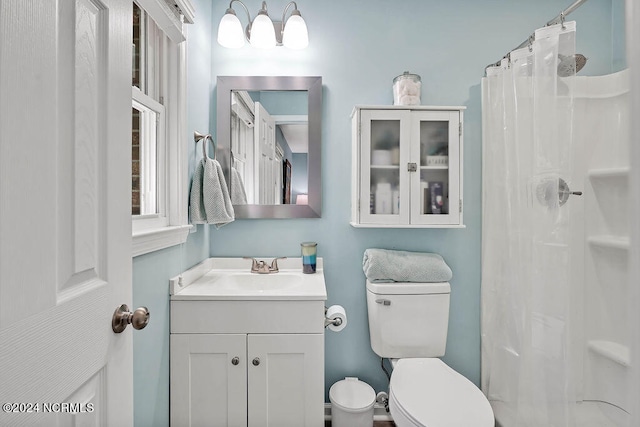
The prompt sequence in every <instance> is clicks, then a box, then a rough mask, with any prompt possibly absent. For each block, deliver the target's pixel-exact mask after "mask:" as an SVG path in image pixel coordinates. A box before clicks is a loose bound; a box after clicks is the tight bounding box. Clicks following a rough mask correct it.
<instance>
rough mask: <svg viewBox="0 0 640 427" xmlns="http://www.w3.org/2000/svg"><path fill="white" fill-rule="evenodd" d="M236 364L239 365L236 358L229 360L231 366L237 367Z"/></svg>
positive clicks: (238, 359)
mask: <svg viewBox="0 0 640 427" xmlns="http://www.w3.org/2000/svg"><path fill="white" fill-rule="evenodd" d="M238 363H240V358H238V357H234V358H233V359H231V364H232V365H234V366H235V365H237V364H238Z"/></svg>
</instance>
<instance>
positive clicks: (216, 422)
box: [171, 334, 324, 427]
mask: <svg viewBox="0 0 640 427" xmlns="http://www.w3.org/2000/svg"><path fill="white" fill-rule="evenodd" d="M323 363H324V335H322V334H171V425H173V426H249V427H259V426H283V427H286V426H291V427H294V426H295V427H299V426H321V425H323V422H324V421H323V419H324V418H323V411H322V409H323V406H322V401H323V387H324V376H323V372H324V370H323V368H322V366H323Z"/></svg>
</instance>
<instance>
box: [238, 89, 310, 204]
mask: <svg viewBox="0 0 640 427" xmlns="http://www.w3.org/2000/svg"><path fill="white" fill-rule="evenodd" d="M308 105H309V100H308V92H307V91H303V90H255V91H250V90H232V91H231V105H230V112H231V135H230V137H231V138H230V142H231V171H230V178H231V185H230V187H231V200H232V203H233V204H234V205H244V204H259V205H281V204H282V205H289V204H298V205H301V204H307V199H308V196H307V195H308V182H309V179H308V176H309V174H308V158H309V124H308V111H307V110H308Z"/></svg>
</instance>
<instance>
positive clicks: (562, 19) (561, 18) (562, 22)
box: [560, 12, 567, 30]
mask: <svg viewBox="0 0 640 427" xmlns="http://www.w3.org/2000/svg"><path fill="white" fill-rule="evenodd" d="M560 24H562V29H563V30H566V29H567V27H565V26H564V12H561V13H560Z"/></svg>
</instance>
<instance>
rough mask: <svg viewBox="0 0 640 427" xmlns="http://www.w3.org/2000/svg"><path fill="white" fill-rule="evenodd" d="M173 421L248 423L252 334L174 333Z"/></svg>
mask: <svg viewBox="0 0 640 427" xmlns="http://www.w3.org/2000/svg"><path fill="white" fill-rule="evenodd" d="M170 339H171V342H170V347H171V356H170V363H171V380H170V381H171V425H172V426H180V427H182V426H184V427H188V426H193V427H196V426H213V427H216V426H219V427H226V426H234V427H236V426H237V427H246V425H247V357H246V353H247V335H245V334H171V338H170Z"/></svg>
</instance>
